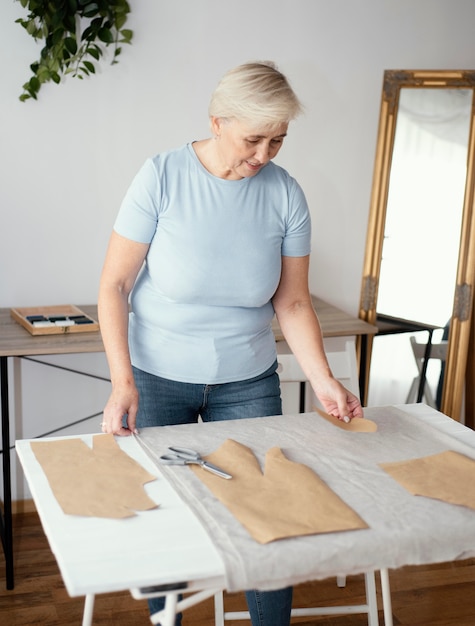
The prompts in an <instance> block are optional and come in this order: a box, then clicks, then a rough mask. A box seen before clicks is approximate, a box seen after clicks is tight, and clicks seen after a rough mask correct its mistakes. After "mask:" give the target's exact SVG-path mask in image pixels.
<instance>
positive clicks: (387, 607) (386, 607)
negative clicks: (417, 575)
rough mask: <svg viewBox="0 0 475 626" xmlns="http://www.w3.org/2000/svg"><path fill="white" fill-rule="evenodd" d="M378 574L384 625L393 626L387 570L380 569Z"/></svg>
mask: <svg viewBox="0 0 475 626" xmlns="http://www.w3.org/2000/svg"><path fill="white" fill-rule="evenodd" d="M379 574H380V576H381V593H382V596H383V612H384V625H385V626H393V610H392V604H391V590H390V588H389V574H388V570H387V569H382V570H381V571H380V573H379Z"/></svg>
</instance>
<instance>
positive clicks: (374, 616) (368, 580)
mask: <svg viewBox="0 0 475 626" xmlns="http://www.w3.org/2000/svg"><path fill="white" fill-rule="evenodd" d="M364 582H365V588H366V603H367V604H368V626H379V619H378V601H377V598H376V582H375V580H374V572H369V573H367V574H365V575H364Z"/></svg>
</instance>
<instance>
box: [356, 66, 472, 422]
mask: <svg viewBox="0 0 475 626" xmlns="http://www.w3.org/2000/svg"><path fill="white" fill-rule="evenodd" d="M474 96H475V71H472V70H460V71H445V70H444V71H417V70H414V71H410V70H387V71H385V73H384V80H383V90H382V99H381V108H380V119H379V129H378V138H377V144H376V155H375V164H374V172H373V187H372V194H371V204H370V212H369V219H368V229H367V238H366V251H365V259H364V266H363V279H362V288H361V298H360V309H359V317H360V318H361V319H363V320H365V321H367V322H369V323H371V324H374V325H376V326H378V328H380V329H381V330H382V329H383V328H385V324H386V327H388V324H389V327H391V326H392V328H396V327H398V328H399V330H396V331H395V332H404V333H405V332H408V330H409V332H412V331H415V330H417V329H418V328H419V330H427V331H428V332H429V334H428V337H429V340H428V341H427V343H428V344H430V339H431V337H432V332H433V330H434V329H439V328H444V327H445V331H446V334H445V336H444V338H446V340H447V343H446V346H445V348H446V357H445V362H444V366H443V377H442V378H441V384H440V388H441V390H442V391H441V401H440V410H441V411H442V412H443V413H445V414H446V415H449V416H451V417H453V418H455V419H457V420H458V419H460V416H461V409H462V405H463V393H464V382H465V373H466V368H467V357H468V348H469V340H470V328H471V318H472V304H473V288H474V279H475V215H474V202H475V198H474V186H475V172H474V167H475V160H474V151H475V124H474V121H475V120H474V116H475V104H474V102H475V97H474ZM405 323H406V325H407V329H408V330H407V329H405V326H404V324H405ZM388 332H389V331H388ZM373 341H378V339H377V335H376V338H375V339H373V338H372V337H371V336H369V337H368V338H366V339H364V338H362V339H361V340H360V345H359V355H360V371H361V381H360V382H361V385H360V386H361V394H362V400H363V403H364V404H366V401H367V394H368V384H371V380H370V364H371V355H372V349H373ZM407 341H408V342H409V339H407ZM361 342H364V344H362V343H361ZM426 354H427V355H428V354H429V353H426ZM427 360H428V359H425V361H426V363H427ZM424 373H425V372H424ZM422 391H423V388H422V387H421V390H420V394H419V397H418V400H417V401H420V400H421V392H422Z"/></svg>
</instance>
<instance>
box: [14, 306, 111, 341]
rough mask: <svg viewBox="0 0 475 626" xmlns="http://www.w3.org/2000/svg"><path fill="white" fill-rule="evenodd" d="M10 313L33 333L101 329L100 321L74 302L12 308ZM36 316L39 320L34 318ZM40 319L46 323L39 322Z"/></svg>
mask: <svg viewBox="0 0 475 626" xmlns="http://www.w3.org/2000/svg"><path fill="white" fill-rule="evenodd" d="M10 315H11V316H12V317H13V319H14V320H15V321H16V322H18V323H19V324H21V325H22V326H23V327H24V328H26V330H27V331H28V332H29V333H31V334H32V335H62V334H66V333H90V332H93V331H97V330H99V323H98V322H97V321H96V320H95V319H93V318H92V317H91V316H90V315H86V314H85V313H84V311H81V309H80V308H78V307H77V306H74V305H73V304H59V305H55V306H30V307H25V308H18V309H10ZM35 317H36V318H38V320H34V319H33V318H35ZM39 318H44V319H43V320H40V319H39ZM55 318H56V319H55ZM58 318H59V319H58ZM61 318H62V319H61ZM40 321H42V322H46V324H45V323H42V324H41V323H38V322H40Z"/></svg>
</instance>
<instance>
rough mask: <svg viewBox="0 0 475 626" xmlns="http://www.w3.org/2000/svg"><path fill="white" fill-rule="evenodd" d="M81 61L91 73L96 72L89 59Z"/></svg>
mask: <svg viewBox="0 0 475 626" xmlns="http://www.w3.org/2000/svg"><path fill="white" fill-rule="evenodd" d="M83 63H84V65H85V66H86V67H87V69H88V70H89V71H90V72H91V74H95V73H96V68H95V67H94V65H93V64H92V63H91V62H90V61H83Z"/></svg>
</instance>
